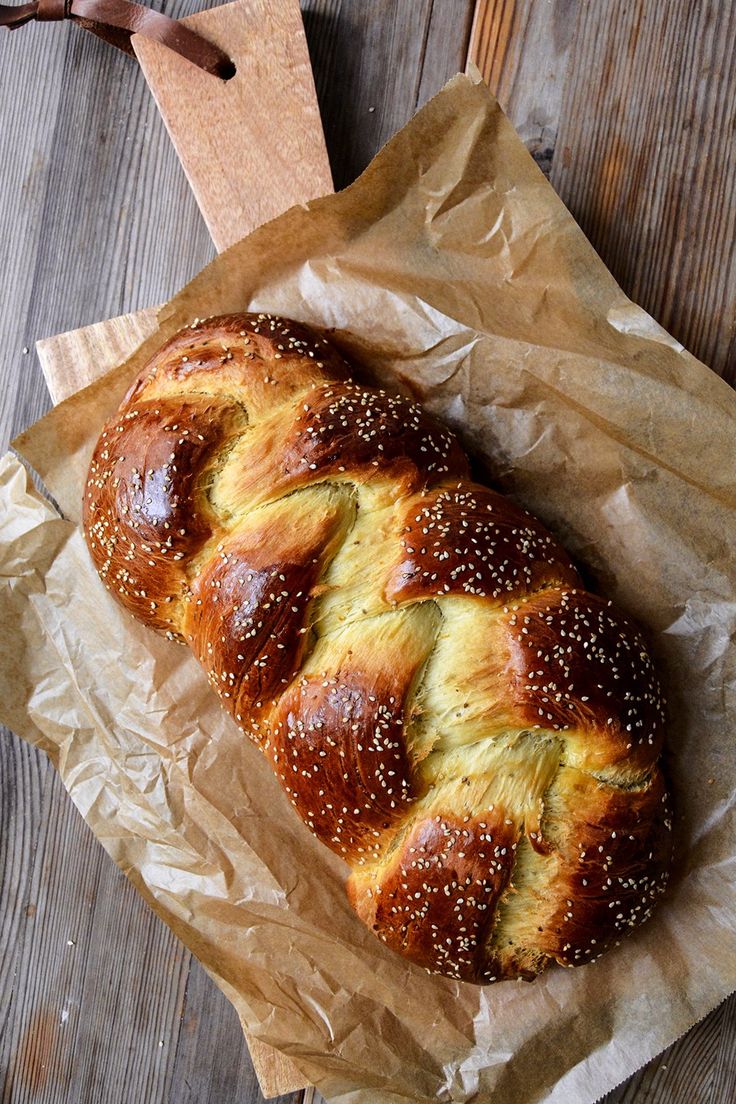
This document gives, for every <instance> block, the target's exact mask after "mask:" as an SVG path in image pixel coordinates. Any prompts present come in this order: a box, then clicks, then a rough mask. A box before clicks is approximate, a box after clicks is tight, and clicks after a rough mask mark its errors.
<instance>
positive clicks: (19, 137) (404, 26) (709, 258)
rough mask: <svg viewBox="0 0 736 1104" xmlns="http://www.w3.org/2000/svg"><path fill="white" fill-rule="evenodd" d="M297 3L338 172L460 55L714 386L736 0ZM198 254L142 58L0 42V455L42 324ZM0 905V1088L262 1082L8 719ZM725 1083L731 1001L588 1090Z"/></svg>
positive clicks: (120, 293) (726, 228)
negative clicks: (626, 1072) (618, 1082)
mask: <svg viewBox="0 0 736 1104" xmlns="http://www.w3.org/2000/svg"><path fill="white" fill-rule="evenodd" d="M155 6H161V5H160V4H156V5H155ZM203 6H204V4H202V3H200V4H197V3H195V2H194V0H191V2H190V0H174V2H172V3H167V4H166V10H167V11H168V13H169V14H173V15H182V14H187V13H189V12H191V11H194V10H198V9H200V8H201V7H203ZM302 9H303V12H304V19H305V25H306V30H307V37H308V40H309V47H310V53H311V56H312V62H313V66H314V71H315V78H316V82H317V90H318V95H319V99H320V107H321V111H322V117H323V122H324V127H325V133H326V138H327V144H328V149H329V153H330V158H331V162H332V168H333V174H334V177H335V186H336V187H338V188H339V187H341V186H344V185H345V184H347V183H348V182H349V181H350V180H352V179H353V178H354V177H355V175H356V174H357V173H358V172H360V170H361V169H362V168H363V167H364V166H365V164H366V163H367V162H368V161H369V160H370V158H371V157H372V156H373V154H374V153H375V152H376V150H377V149H378V148H379V147H380V145H381V144H382V143H383V142H384V141H385V140H386V139H387V138H388V137H390V135H391V134H392V133H393V132H394V131H395V130H396V129H397V128H398V127H399V126H401V125H402V124H403V123H404V122H405V121H406V120H407V119H408V118H409V117H410V116H411V114H412V113H413V111H414V110H415V109H416V107H417V106H418V105H420V104H421V103H422V102H424V100H426V99H427V98H428V97H429V96H431V95H432V94H433V93H434V92H435V91H436V90H437V89H438V88H439V87H440V86H441V85H442V84H443V83H444V81H445V80H446V79H447V78H448V77H450V76H451V75H452V74H453V73H454V72H455V71H457V70H458V69H462V68H464V65H465V60H466V56H467V53H468V48H469V44H470V50H471V55H472V56H473V57H474V58H475V60H476V62H477V63H478V65H479V66H480V68H481V69H482V71H483V72H484V75H485V76H486V77H487V79H488V80H489V82H490V84H491V86H492V87H493V88H494V91H496V92H497V94H498V95H499V98H500V99H501V102H502V104H503V105H504V107H506V109H507V110H508V112H509V114H510V116H511V118H512V120H513V122H514V123H515V125H516V126H517V129H519V131H520V133H521V134H522V137H523V138H524V140H525V141H526V142H527V144H528V145H529V147H530V149H531V150H532V152H533V153H534V155H535V157H536V158H537V160H538V161H539V163H540V165H542V167H543V168H544V170H545V171H546V172H548V173H549V174H550V177H551V180H552V182H553V184H554V186H555V187H556V188H557V190H558V192H559V193H560V194H561V195H562V197H563V199H564V200H565V202H566V203H567V204H568V206H569V207H570V208H571V210H572V211H573V214H575V216H576V217H577V218H578V220H579V221H580V222H581V224H582V226H583V228H584V229H585V230H586V232H587V233H588V235H589V237H590V238H591V240H592V241H593V243H594V245H595V246H596V248H597V249H598V250H599V252H600V253H601V255H602V256H603V257H604V259H605V260H606V262H607V263H608V264H609V267H610V268H611V269H612V271H613V272H614V274H615V275H616V277H617V278H618V279H619V281H620V282H621V283H622V285H623V287H624V288H625V290H626V291H627V292H628V293H629V294H631V295H632V296H633V297H634V298H635V299H637V301H639V302H640V303H641V304H642V305H643V306H644V307H645V308H646V309H648V310H649V311H650V312H651V313H653V314H654V315H655V317H657V318H658V319H659V320H660V321H661V322H662V323H663V324H664V325H665V326H667V328H668V329H670V330H671V332H672V333H674V334H675V336H677V337H678V338H680V340H682V341H683V343H685V344H686V345H688V347H689V348H690V349H691V350H692V351H693V352H694V353H696V354H697V355H698V356H700V357H701V358H702V359H704V360H705V361H706V362H707V363H709V364H710V365H711V366H712V367H713V368H714V369H715V370H717V371H719V372H720V373H721V374H723V375H724V376H725V377H726V378H728V379H729V380H730V381H731V382H734V380H735V379H736V338H735V336H734V335H735V333H736V315H735V311H734V304H735V302H736V253H735V251H734V248H733V243H734V228H735V226H736V157H735V155H734V147H735V145H736V144H735V143H734V141H733V138H734V127H735V125H736V119H735V117H734V105H736V3H734V2H731V0H713V2H708V0H665V3H662V2H661V0H627V2H624V0H590V2H586V0H517V2H514V0H478V4H477V11H476V10H475V9H476V4H475V3H474V2H473V0H303V3H302ZM471 28H473V30H472V37H471ZM213 254H214V247H213V245H212V243H211V240H210V238H209V235H208V233H207V231H206V229H205V227H204V224H203V222H202V219H201V217H200V215H199V212H198V209H197V206H196V204H195V202H194V199H193V197H192V195H191V193H190V191H189V188H188V186H187V183H186V181H185V178H184V175H183V172H182V171H181V169H180V167H179V164H178V162H177V159H176V156H175V154H174V151H173V148H172V146H171V144H170V142H169V140H168V138H167V136H166V133H165V131H164V128H163V125H162V123H161V120H160V118H159V117H158V114H157V112H156V109H155V107H154V104H153V101H152V99H151V97H150V94H149V92H148V89H147V87H146V85H145V82H144V80H143V78H142V75H141V73H140V71H139V70H138V68H137V66H136V64H135V63H134V62H133V61H131V60H130V59H128V58H125V57H124V56H123V55H122V54H118V53H116V52H115V51H113V50H111V49H110V48H109V47H106V46H105V45H104V44H102V43H101V42H99V41H98V40H97V39H95V38H93V37H92V36H91V35H88V34H85V33H82V32H81V31H80V30H78V29H77V28H74V27H71V26H69V25H68V24H67V25H62V24H55V25H51V26H49V25H38V24H31V25H29V26H28V27H26V28H24V29H23V30H21V31H19V32H14V33H13V34H12V35H7V34H4V33H3V34H2V36H1V37H0V263H1V264H2V272H3V285H2V286H3V310H2V313H1V314H0V446H2V448H3V449H4V447H5V445H6V443H7V441H8V440H9V439H10V438H11V437H12V436H13V435H14V434H15V433H17V432H18V431H20V430H21V429H23V428H24V427H26V426H27V425H29V424H30V423H31V422H33V421H34V420H35V419H36V418H37V417H39V415H41V414H42V413H43V412H44V411H45V410H46V409H47V408H48V407H49V405H50V401H49V397H48V394H47V391H46V388H45V385H44V382H43V379H42V376H41V373H40V369H39V364H38V361H37V359H36V357H35V354H34V342H35V341H36V340H37V339H38V338H41V337H46V336H48V335H50V334H53V333H56V332H59V331H61V330H67V329H71V328H74V327H77V326H82V325H85V324H88V323H91V322H96V321H99V320H100V319H103V318H107V317H111V316H113V315H116V314H120V313H123V312H126V311H131V310H135V309H137V308H139V307H146V306H150V305H151V304H153V303H157V302H161V301H163V300H165V299H166V298H168V297H169V296H170V295H171V294H173V293H174V292H175V291H176V290H177V289H178V288H179V287H180V286H181V285H182V284H183V283H184V282H185V281H186V280H187V279H188V278H189V277H191V276H192V275H193V274H194V273H195V272H196V271H197V270H198V269H199V268H200V267H201V266H202V265H203V264H204V263H205V262H207V261H208V260H209V259H210V258H211V257H212V256H213ZM0 902H1V903H0V1089H2V1095H1V1096H0V1100H2V1104H39V1102H43V1104H255V1102H256V1101H259V1100H261V1099H262V1097H261V1094H260V1091H259V1088H258V1085H257V1082H256V1080H255V1076H254V1074H253V1070H252V1067H251V1064H250V1060H249V1056H248V1052H247V1050H246V1048H245V1045H244V1042H243V1038H242V1034H241V1031H240V1027H239V1024H238V1021H237V1017H236V1016H235V1013H234V1012H233V1010H232V1009H231V1007H230V1005H229V1004H228V1003H227V1001H226V1000H225V998H224V997H223V996H222V995H221V994H220V993H219V992H218V991H217V990H216V989H215V987H214V985H212V983H211V982H210V981H209V979H208V978H207V977H206V976H205V974H204V972H203V971H202V970H201V969H200V967H199V966H198V964H197V962H196V961H195V960H194V959H193V958H192V957H191V955H190V954H189V952H188V951H186V950H185V949H184V948H183V947H181V946H180V945H179V944H178V943H177V942H176V940H175V939H174V938H173V936H172V935H171V934H170V933H169V932H168V930H167V929H166V928H165V927H164V925H163V924H162V923H161V922H160V921H159V920H158V919H157V918H156V917H155V916H154V915H153V914H152V913H151V912H149V911H148V909H147V908H146V906H145V905H144V904H143V903H142V901H141V900H140V899H139V898H138V897H137V895H136V893H135V892H134V890H133V889H132V888H131V886H130V885H129V884H128V883H127V881H126V880H125V878H124V876H123V875H122V873H121V872H120V871H119V870H118V869H117V868H116V867H115V866H114V864H113V863H112V862H111V861H110V860H109V859H108V858H107V856H106V855H105V853H104V852H103V850H102V848H101V847H100V846H99V844H97V842H96V841H95V839H94V838H93V837H92V835H91V833H90V832H89V831H88V829H87V828H86V826H85V824H84V822H83V821H82V819H81V818H80V817H79V815H78V814H77V813H76V811H75V809H74V808H73V806H72V804H71V802H70V801H69V800H68V799H67V797H66V795H65V792H64V790H63V787H62V786H61V784H60V782H59V781H58V779H57V777H56V775H55V773H54V771H53V770H52V768H51V767H50V766H49V764H48V763H47V761H46V760H45V758H44V757H43V756H42V755H41V754H40V753H39V752H37V751H35V750H32V749H31V748H29V747H28V746H26V745H25V744H23V743H21V741H20V740H17V739H16V738H15V737H14V736H12V735H11V734H9V733H3V736H2V738H1V739H0ZM279 1099H281V1100H284V1101H286V1100H288V1101H290V1102H292V1104H297V1102H298V1101H299V1102H301V1101H304V1102H305V1104H307V1102H308V1101H311V1100H314V1099H316V1094H313V1093H312V1091H311V1090H306V1091H304V1092H300V1093H295V1094H293V1095H291V1096H289V1097H283V1098H279ZM735 1099H736V998H732V999H731V1000H729V1001H727V1002H725V1003H724V1004H723V1005H721V1007H720V1008H718V1009H717V1010H716V1011H715V1012H714V1013H712V1015H710V1016H709V1017H708V1018H707V1019H706V1020H705V1021H703V1023H701V1024H699V1025H698V1026H697V1027H695V1028H693V1029H692V1031H690V1032H689V1033H688V1035H686V1036H685V1037H684V1038H683V1039H681V1040H680V1041H679V1042H678V1043H676V1044H675V1045H674V1046H673V1047H672V1048H671V1049H670V1050H669V1051H668V1052H666V1053H665V1054H664V1055H662V1056H661V1057H660V1058H658V1059H656V1060H655V1061H653V1062H652V1063H650V1065H649V1066H648V1067H646V1068H645V1069H644V1070H642V1071H640V1072H639V1073H638V1074H636V1075H635V1076H634V1077H633V1078H632V1079H631V1080H630V1081H629V1082H628V1083H627V1084H626V1085H624V1086H622V1087H620V1088H619V1089H617V1090H615V1091H614V1092H612V1093H610V1094H609V1095H608V1096H607V1097H606V1098H605V1102H606V1104H624V1102H625V1104H634V1102H636V1104H644V1102H645V1101H646V1102H647V1104H730V1102H731V1101H733V1100H735Z"/></svg>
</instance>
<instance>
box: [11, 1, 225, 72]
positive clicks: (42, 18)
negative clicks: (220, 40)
mask: <svg viewBox="0 0 736 1104" xmlns="http://www.w3.org/2000/svg"><path fill="white" fill-rule="evenodd" d="M32 19H37V20H38V21H39V23H40V22H53V21H56V20H60V19H71V21H72V23H78V24H79V26H80V27H84V28H85V30H87V31H91V32H92V33H93V34H96V35H97V36H98V38H101V39H103V40H104V41H105V42H109V43H110V45H112V46H117V48H118V50H123V51H124V52H125V53H126V54H130V55H131V57H134V56H135V55H134V53H133V47H132V46H131V44H130V37H131V35H134V34H142V35H146V36H147V37H148V38H155V39H156V40H157V41H158V42H162V43H163V44H164V46H168V47H169V49H170V50H175V51H176V53H177V54H181V56H182V57H185V58H187V60H188V61H191V62H192V63H193V64H194V65H198V66H199V68H200V69H204V70H205V72H207V73H213V74H214V75H215V76H217V77H221V78H222V80H229V78H230V77H232V76H233V75H234V73H235V66H234V65H233V63H232V61H231V60H230V58H229V57H228V56H227V54H226V53H225V52H224V51H223V50H221V49H220V48H219V46H215V45H214V44H213V43H211V42H208V41H207V39H205V38H202V37H201V35H198V34H196V32H195V31H191V30H190V29H189V28H188V27H185V26H184V25H183V23H178V22H177V21H176V20H175V19H170V18H169V16H168V15H163V13H162V12H157V11H153V10H152V9H151V8H144V7H141V5H140V4H133V3H131V2H130V0H32V2H31V3H30V4H20V5H18V6H17V7H9V6H8V5H7V4H0V27H7V28H8V30H10V31H12V30H15V29H16V28H17V27H22V26H23V24H24V23H29V22H30V21H31V20H32Z"/></svg>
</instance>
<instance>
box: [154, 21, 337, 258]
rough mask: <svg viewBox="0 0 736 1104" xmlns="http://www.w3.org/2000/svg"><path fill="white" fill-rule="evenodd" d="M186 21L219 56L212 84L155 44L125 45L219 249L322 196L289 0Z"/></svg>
mask: <svg viewBox="0 0 736 1104" xmlns="http://www.w3.org/2000/svg"><path fill="white" fill-rule="evenodd" d="M186 22H188V23H190V24H191V25H192V26H194V27H196V29H197V30H198V31H200V32H201V33H202V34H204V35H205V36H206V37H207V38H208V39H209V40H210V41H213V42H215V43H216V44H217V45H218V46H221V47H222V48H223V49H224V50H226V51H227V52H228V53H229V55H230V57H231V58H232V60H233V62H234V63H235V67H236V73H235V76H234V77H233V78H232V79H231V80H229V81H219V80H213V79H212V78H211V77H210V76H209V75H208V74H207V73H204V72H202V71H201V70H199V69H193V68H192V66H191V65H190V64H189V63H188V62H187V61H186V60H185V59H184V58H182V57H180V56H179V55H178V54H175V53H173V52H172V51H171V50H167V49H166V47H165V46H162V45H161V44H160V43H159V42H155V41H153V40H152V39H148V38H142V37H141V36H140V35H136V36H135V37H134V39H133V46H134V48H135V51H136V55H137V57H138V60H139V62H140V64H141V68H142V69H143V73H144V75H145V77H146V80H147V81H148V84H149V86H150V88H151V90H152V92H153V95H154V97H155V99H156V103H157V105H158V108H159V111H160V112H161V115H162V117H163V119H164V122H165V123H166V126H167V128H168V131H169V134H170V136H171V139H172V141H173V143H174V146H175V148H176V151H177V153H178V154H179V159H180V161H181V163H182V165H183V166H184V171H185V172H186V174H187V178H188V180H189V183H190V184H191V186H192V190H193V192H194V195H195V196H196V198H197V202H198V204H199V208H200V210H201V212H202V214H203V216H204V220H205V222H206V223H207V227H208V229H209V231H210V234H211V235H212V240H213V241H214V243H215V246H216V248H217V249H218V250H219V251H222V250H223V249H226V248H227V246H228V245H232V243H233V242H235V241H238V239H239V238H242V237H244V236H245V235H246V234H247V233H249V232H250V231H251V230H254V229H255V228H256V227H257V226H260V225H261V224H262V223H264V222H268V220H269V219H272V218H275V217H276V215H280V214H281V213H282V211H286V210H287V208H289V207H292V206H293V205H294V204H296V203H304V202H306V201H307V200H309V199H314V198H315V197H316V196H320V195H324V194H325V193H326V192H331V191H332V178H331V176H330V166H329V161H328V158H327V150H326V149H325V144H324V138H323V135H322V128H321V126H320V118H319V110H318V107H317V100H316V96H315V92H314V81H313V78H312V70H311V68H310V64H309V55H308V52H307V47H306V42H305V40H304V32H303V27H302V21H301V16H300V13H299V3H298V0H279V2H278V3H274V2H273V0H241V2H239V3H235V4H227V5H225V6H223V7H221V8H217V9H215V10H213V11H206V12H202V13H201V14H199V15H196V16H193V17H191V19H189V20H187V21H186Z"/></svg>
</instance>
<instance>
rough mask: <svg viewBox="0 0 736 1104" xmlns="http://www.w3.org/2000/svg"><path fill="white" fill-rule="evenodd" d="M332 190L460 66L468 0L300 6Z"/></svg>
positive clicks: (313, 1)
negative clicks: (329, 168) (330, 167)
mask: <svg viewBox="0 0 736 1104" xmlns="http://www.w3.org/2000/svg"><path fill="white" fill-rule="evenodd" d="M302 13H303V15H304V27H305V30H306V32H307V41H308V43H309V53H310V56H311V59H312V67H313V69H314V74H315V83H316V85H317V97H318V99H319V106H320V111H321V114H322V124H323V126H324V130H325V137H326V139H327V149H328V152H329V155H330V164H331V165H332V175H333V179H334V182H335V188H336V189H338V190H339V189H340V188H344V187H345V186H346V185H347V184H349V183H350V182H351V181H352V180H354V179H355V177H356V176H358V175H359V174H360V173H361V172H362V171H363V169H364V168H365V167H366V165H367V164H368V162H369V161H370V160H371V158H372V157H373V156H374V154H375V153H377V151H378V150H379V149H380V147H381V146H382V145H383V144H384V143H385V142H386V141H388V139H389V138H390V137H391V136H392V135H393V134H394V133H395V132H396V131H397V130H398V129H399V128H400V127H402V126H403V125H404V123H406V122H408V120H409V119H410V118H411V116H412V115H413V114H414V112H415V111H416V110H417V108H418V107H421V105H422V104H423V103H424V102H425V101H426V100H428V99H429V98H430V97H431V96H433V95H434V93H435V92H437V91H439V89H440V88H441V87H442V85H443V84H444V83H445V82H446V81H447V80H449V79H450V77H452V76H454V74H455V73H457V72H458V70H460V71H462V70H463V69H464V68H465V58H466V55H467V46H468V36H469V33H470V23H471V20H472V15H473V2H472V0H368V2H365V0H363V2H361V0H302Z"/></svg>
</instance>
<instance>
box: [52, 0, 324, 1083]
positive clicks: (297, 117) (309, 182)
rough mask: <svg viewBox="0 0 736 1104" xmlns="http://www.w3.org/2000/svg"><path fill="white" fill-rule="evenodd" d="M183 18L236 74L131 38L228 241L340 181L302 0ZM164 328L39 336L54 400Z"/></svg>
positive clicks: (218, 240)
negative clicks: (212, 70) (218, 73)
mask: <svg viewBox="0 0 736 1104" xmlns="http://www.w3.org/2000/svg"><path fill="white" fill-rule="evenodd" d="M183 22H184V23H187V24H190V25H192V26H193V27H195V28H196V29H197V30H199V31H201V32H202V34H204V35H205V36H206V37H207V38H209V39H211V40H212V41H214V42H216V43H217V44H218V45H219V46H221V47H223V49H225V50H227V51H228V53H229V54H230V56H231V58H232V60H233V61H234V62H235V66H236V74H235V76H234V77H233V78H232V80H230V81H227V82H222V81H219V80H217V78H215V77H212V76H210V75H208V74H206V73H203V72H202V71H201V70H199V69H196V68H195V67H194V66H193V65H190V64H189V62H187V61H185V60H184V59H183V58H181V57H179V55H178V54H175V53H172V51H170V50H167V49H166V48H165V47H164V46H161V45H160V44H159V43H157V42H153V41H151V40H150V39H145V38H141V37H140V36H138V35H136V36H135V37H134V38H133V45H134V48H135V51H136V54H137V56H138V60H139V62H140V65H141V68H142V69H143V73H144V75H145V77H146V80H147V81H148V84H149V86H150V88H151V91H152V92H153V95H154V98H155V100H156V103H157V105H158V107H159V110H160V111H161V114H162V116H163V118H164V121H165V123H166V126H167V129H168V131H169V134H170V135H171V139H172V141H173V143H174V146H175V147H176V151H177V153H178V155H179V158H180V160H181V163H182V165H183V167H184V171H185V172H186V174H187V177H188V179H189V183H190V184H191V186H192V189H193V191H194V194H195V196H196V199H197V202H198V204H199V207H200V210H201V212H202V215H203V217H204V220H205V222H206V224H207V227H208V229H209V231H210V233H211V235H212V240H213V241H214V243H215V245H216V247H217V249H218V251H222V250H223V249H225V248H226V247H227V246H228V245H230V244H232V243H233V242H235V241H237V240H239V239H240V238H242V237H244V236H245V235H246V234H248V233H249V232H250V231H251V230H254V229H255V228H256V227H257V226H260V225H261V224H262V223H264V222H266V221H268V220H269V219H271V218H274V217H275V216H276V215H279V214H281V213H282V211H285V210H286V209H287V208H288V207H291V206H293V205H294V204H295V203H304V202H306V201H307V200H309V199H313V198H315V196H319V195H324V194H325V193H327V192H331V191H332V177H331V175H330V167H329V161H328V158H327V149H326V147H325V141H324V134H323V131H322V124H321V121H320V116H319V107H318V104H317V97H316V93H315V89H314V80H313V77H312V70H311V67H310V63H309V53H308V50H307V42H306V38H305V36H304V28H303V25H302V19H301V13H300V10H299V3H298V0H238V2H237V3H234V4H227V5H225V6H223V7H220V8H214V9H212V10H210V11H206V12H201V13H200V14H198V15H194V16H191V17H189V18H188V19H185V20H183ZM141 140H143V138H142V136H141ZM139 217H140V218H145V211H142V212H140V214H139ZM171 247H172V248H176V243H175V242H172V246H171ZM155 329H156V307H151V308H149V309H147V310H142V311H138V312H136V313H135V314H125V315H121V316H120V317H118V318H113V319H110V320H108V321H105V322H97V323H95V324H94V325H92V326H86V327H84V328H83V329H80V330H73V331H70V332H68V333H63V334H59V335H57V336H56V337H50V338H46V339H45V340H42V341H39V342H38V343H37V346H36V347H37V349H38V356H39V359H40V361H41V367H42V370H43V373H44V377H45V379H46V383H47V384H48V388H49V392H50V394H51V398H52V400H53V401H54V403H58V402H60V401H61V400H62V399H64V398H66V397H67V396H69V395H71V394H73V393H74V392H75V391H77V390H79V389H80V388H82V387H85V386H86V385H87V384H88V383H91V382H92V381H93V380H95V379H97V378H98V377H99V376H101V375H103V374H104V373H105V372H106V371H108V370H109V369H110V368H112V367H114V366H115V365H116V364H119V363H120V362H121V361H122V360H124V359H125V358H126V357H127V356H129V355H130V354H131V353H132V352H133V351H134V350H135V349H136V348H137V346H138V345H139V344H140V343H141V341H143V340H144V338H146V337H148V336H149V334H151V333H153V332H154V330H155ZM243 1031H244V1034H245V1037H246V1040H247V1043H248V1046H249V1049H250V1053H251V1058H252V1060H253V1067H254V1069H255V1072H256V1075H257V1077H258V1081H259V1083H260V1086H261V1091H262V1092H263V1095H264V1096H265V1097H271V1096H278V1095H280V1094H284V1093H288V1092H292V1091H294V1090H296V1089H301V1088H304V1079H303V1077H302V1076H301V1074H300V1073H299V1071H298V1070H297V1069H296V1068H295V1067H294V1066H293V1065H292V1063H291V1062H290V1061H289V1060H288V1058H286V1057H285V1056H284V1055H282V1054H281V1053H279V1052H278V1051H275V1050H273V1049H272V1048H271V1047H268V1046H265V1045H264V1044H263V1043H261V1042H259V1041H258V1040H257V1039H255V1038H253V1036H251V1035H250V1034H249V1032H248V1031H247V1029H246V1028H245V1026H243Z"/></svg>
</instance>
